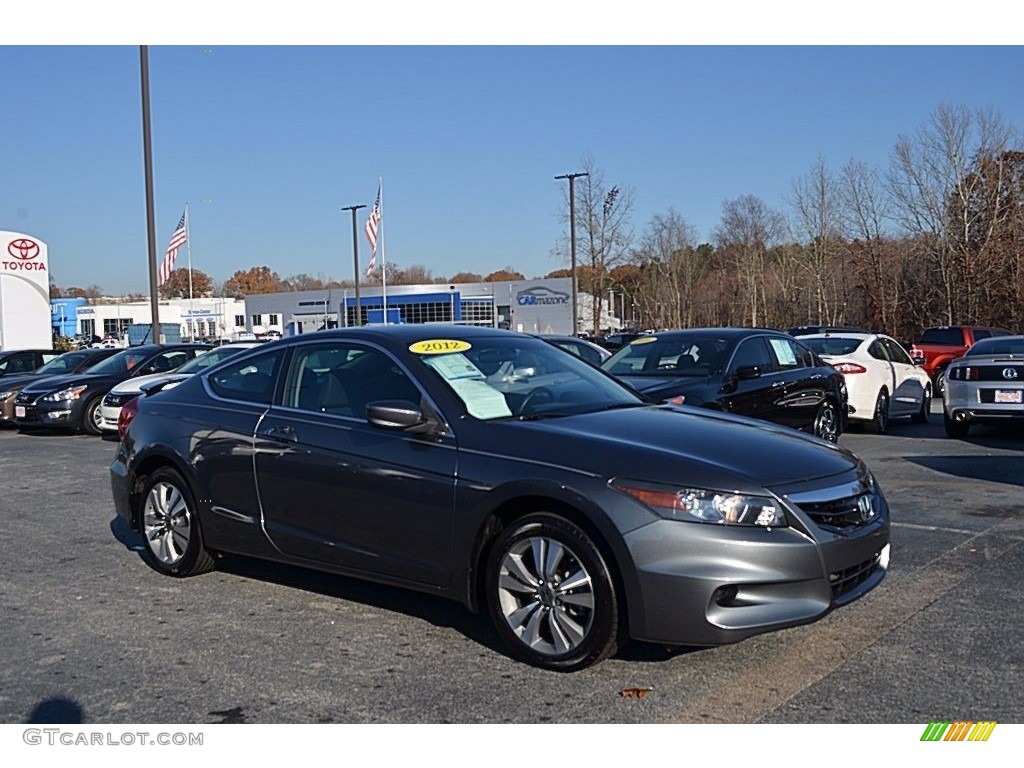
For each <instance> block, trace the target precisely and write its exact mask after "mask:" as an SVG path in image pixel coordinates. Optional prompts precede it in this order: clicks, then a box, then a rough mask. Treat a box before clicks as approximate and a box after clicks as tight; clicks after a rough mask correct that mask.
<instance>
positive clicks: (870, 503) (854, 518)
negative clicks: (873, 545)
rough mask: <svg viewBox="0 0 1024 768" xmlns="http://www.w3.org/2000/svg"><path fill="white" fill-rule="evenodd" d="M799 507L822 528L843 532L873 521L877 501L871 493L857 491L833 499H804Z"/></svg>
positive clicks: (875, 516)
mask: <svg viewBox="0 0 1024 768" xmlns="http://www.w3.org/2000/svg"><path fill="white" fill-rule="evenodd" d="M800 509H802V510H803V511H804V512H806V513H807V516H808V517H810V518H811V520H813V521H814V522H815V523H817V524H818V525H820V526H821V527H822V528H827V529H829V530H832V531H838V532H840V533H844V532H846V531H852V530H855V529H857V528H860V527H861V526H862V525H867V524H868V523H871V522H873V521H874V520H875V519H876V518H877V516H878V502H877V500H876V499H875V495H874V494H873V493H859V494H857V495H855V496H846V497H844V498H841V499H835V500H833V501H820V502H819V501H816V502H809V501H804V502H801V503H800Z"/></svg>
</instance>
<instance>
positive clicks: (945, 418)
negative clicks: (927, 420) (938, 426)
mask: <svg viewBox="0 0 1024 768" xmlns="http://www.w3.org/2000/svg"><path fill="white" fill-rule="evenodd" d="M942 425H943V426H944V427H945V428H946V435H947V436H948V437H953V438H956V439H957V440H963V439H964V438H965V437H967V433H968V432H970V431H971V422H969V421H953V420H952V419H951V418H949V414H948V413H946V412H945V410H943V412H942Z"/></svg>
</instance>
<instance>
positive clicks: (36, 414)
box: [14, 400, 80, 429]
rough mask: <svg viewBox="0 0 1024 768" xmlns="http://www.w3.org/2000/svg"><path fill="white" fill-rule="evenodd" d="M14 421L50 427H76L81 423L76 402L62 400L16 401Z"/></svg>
mask: <svg viewBox="0 0 1024 768" xmlns="http://www.w3.org/2000/svg"><path fill="white" fill-rule="evenodd" d="M14 423H15V424H17V425H18V426H19V427H45V428H50V429H74V428H77V427H78V426H79V425H80V424H79V419H78V413H77V409H76V408H75V407H74V402H73V401H70V400H61V401H58V402H55V403H42V402H38V401H37V402H35V403H19V402H17V400H16V401H15V406H14Z"/></svg>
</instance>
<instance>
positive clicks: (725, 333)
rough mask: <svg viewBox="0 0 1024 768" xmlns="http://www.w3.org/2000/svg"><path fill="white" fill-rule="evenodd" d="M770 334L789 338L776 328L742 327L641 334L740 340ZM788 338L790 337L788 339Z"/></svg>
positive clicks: (684, 329) (685, 329) (680, 329)
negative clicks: (743, 337)
mask: <svg viewBox="0 0 1024 768" xmlns="http://www.w3.org/2000/svg"><path fill="white" fill-rule="evenodd" d="M762 334H768V335H772V336H787V335H786V334H785V333H783V332H782V331H777V330H775V329H774V328H740V327H728V326H727V327H724V328H716V327H708V328H677V329H675V330H672V331H656V332H654V333H643V334H639V335H640V336H643V337H645V338H647V337H658V338H661V337H669V338H671V337H674V336H698V335H699V336H720V337H722V338H729V339H731V338H739V337H742V336H760V335H762ZM787 338H788V337H787Z"/></svg>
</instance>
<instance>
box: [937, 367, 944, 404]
mask: <svg viewBox="0 0 1024 768" xmlns="http://www.w3.org/2000/svg"><path fill="white" fill-rule="evenodd" d="M945 379H946V369H945V368H942V369H940V370H938V371H936V372H935V396H936V397H940V398H941V397H943V396H944V395H945V393H946V381H945Z"/></svg>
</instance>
